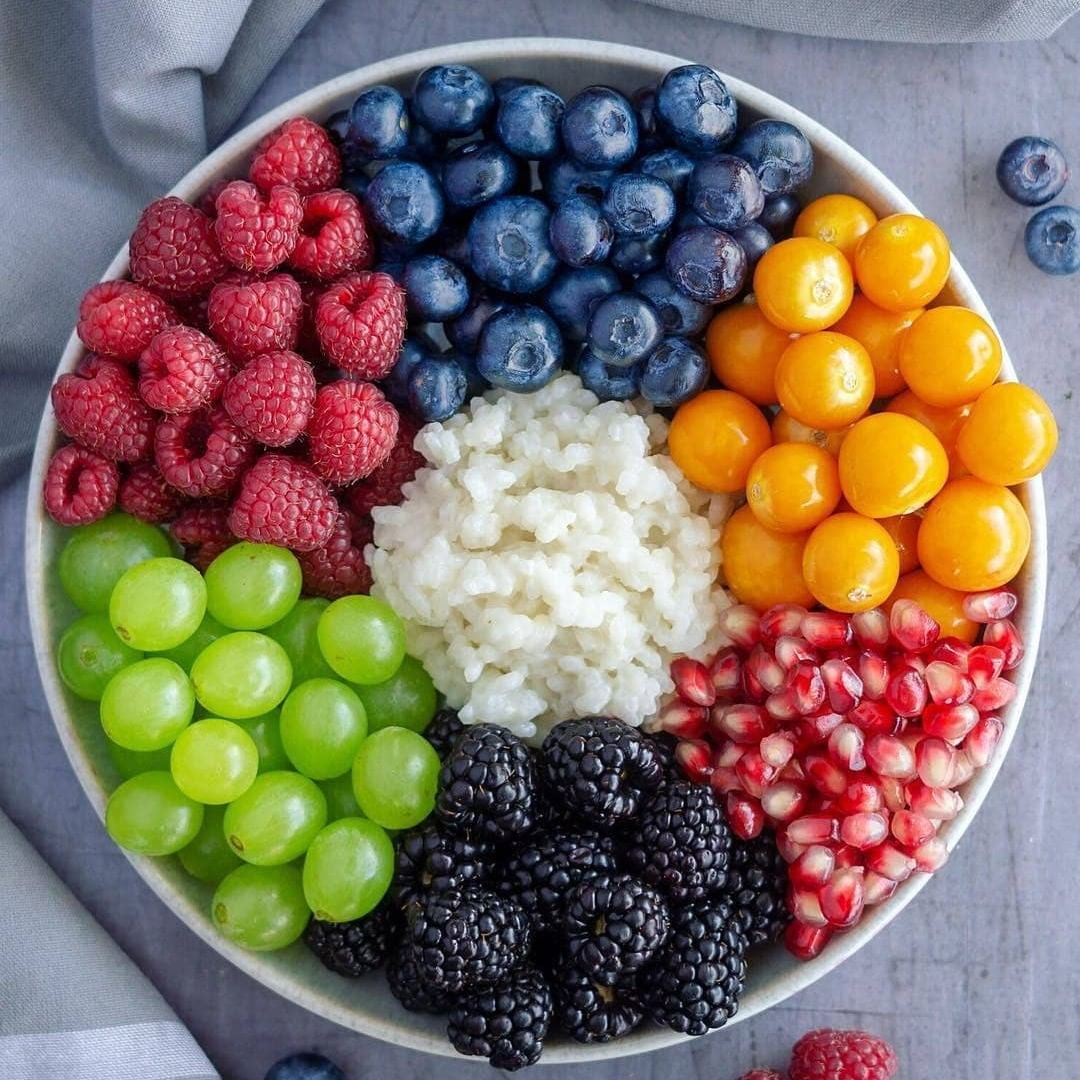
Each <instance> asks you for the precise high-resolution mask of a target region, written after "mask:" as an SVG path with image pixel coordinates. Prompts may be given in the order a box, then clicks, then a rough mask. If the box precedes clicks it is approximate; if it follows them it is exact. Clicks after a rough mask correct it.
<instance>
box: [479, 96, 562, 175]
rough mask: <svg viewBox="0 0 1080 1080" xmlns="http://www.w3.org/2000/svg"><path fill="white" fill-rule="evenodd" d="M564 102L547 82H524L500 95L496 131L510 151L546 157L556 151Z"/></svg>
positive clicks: (533, 156)
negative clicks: (547, 85) (534, 83)
mask: <svg viewBox="0 0 1080 1080" xmlns="http://www.w3.org/2000/svg"><path fill="white" fill-rule="evenodd" d="M565 109H566V103H565V102H564V101H563V99H562V98H561V97H559V95H558V94H556V93H555V91H554V90H551V89H549V88H548V87H546V86H537V85H531V84H529V85H525V86H518V87H515V88H514V89H512V90H510V91H509V92H508V93H507V94H505V95H504V96H503V97H502V98H500V99H499V110H498V114H497V115H496V117H495V134H496V135H497V136H498V138H499V141H500V142H501V143H502V144H503V146H505V147H506V149H507V150H509V151H510V153H512V154H517V156H518V157H522V158H528V159H529V160H531V161H546V160H547V159H548V158H553V157H555V155H556V154H557V153H558V152H559V122H560V121H561V120H562V115H563V112H564V110H565Z"/></svg>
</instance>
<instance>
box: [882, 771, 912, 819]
mask: <svg viewBox="0 0 1080 1080" xmlns="http://www.w3.org/2000/svg"><path fill="white" fill-rule="evenodd" d="M881 797H882V798H883V799H884V800H885V809H886V810H891V811H893V812H894V813H895V812H896V811H897V810H903V809H905V808H906V807H907V796H906V795H905V794H904V782H903V781H902V780H897V779H895V778H894V777H891V776H883V777H882V778H881Z"/></svg>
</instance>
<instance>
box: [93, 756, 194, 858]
mask: <svg viewBox="0 0 1080 1080" xmlns="http://www.w3.org/2000/svg"><path fill="white" fill-rule="evenodd" d="M202 822H203V808H202V807H201V806H200V805H199V804H198V803H197V802H195V801H194V800H193V799H189V798H188V797H187V796H186V795H185V794H184V793H183V792H182V791H181V790H180V789H179V788H178V787H177V786H176V784H174V783H173V778H172V777H171V776H170V775H169V774H168V773H167V772H144V773H140V774H139V775H138V776H133V777H132V778H131V779H130V780H125V781H124V782H123V783H122V784H121V785H120V786H119V787H118V788H117V789H116V790H115V791H114V792H113V793H112V795H110V796H109V802H108V805H107V806H106V807H105V828H106V830H107V831H108V834H109V835H110V836H111V837H112V838H113V839H114V840H115V841H116V842H117V843H118V844H119V845H120V846H121V847H123V848H127V849H128V851H137V852H138V853H139V854H140V855H171V854H172V853H173V852H174V851H179V850H180V849H181V848H182V847H185V846H186V845H188V844H190V843H191V841H192V840H193V839H194V838H195V834H196V833H197V832H198V831H199V828H200V827H201V826H202Z"/></svg>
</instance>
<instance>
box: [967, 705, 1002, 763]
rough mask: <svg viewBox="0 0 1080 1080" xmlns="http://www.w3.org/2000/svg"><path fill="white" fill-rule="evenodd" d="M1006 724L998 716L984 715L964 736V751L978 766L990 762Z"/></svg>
mask: <svg viewBox="0 0 1080 1080" xmlns="http://www.w3.org/2000/svg"><path fill="white" fill-rule="evenodd" d="M1004 730H1005V725H1004V724H1003V723H1002V722H1001V721H1000V720H999V719H998V718H997V717H996V716H984V717H982V718H981V719H980V720H979V722H978V723H977V724H976V725H975V726H974V727H973V728H972V729H971V730H970V731H969V732H968V733H967V735H966V736H965V737H964V753H965V754H967V756H968V760H969V761H970V762H971V764H972V765H974V766H975V767H976V768H980V769H981V768H982V767H983V766H984V765H986V764H988V763H989V761H990V759H991V758H992V757H993V756H994V747H996V746H997V744H998V741H999V740H1000V739H1001V735H1002V732H1003V731H1004Z"/></svg>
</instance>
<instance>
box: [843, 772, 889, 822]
mask: <svg viewBox="0 0 1080 1080" xmlns="http://www.w3.org/2000/svg"><path fill="white" fill-rule="evenodd" d="M884 801H885V799H884V796H883V795H882V793H881V785H880V784H879V783H878V782H877V781H876V780H874V779H866V780H863V779H861V778H860V779H858V780H852V781H851V783H849V784H848V786H847V787H846V788H845V789H844V793H843V794H842V795H841V796H839V797H838V798H837V800H836V802H835V803H834V807H835V809H837V810H838V811H839V812H840V813H841V814H869V813H873V812H874V811H875V810H880V809H881V807H882V805H883V804H884Z"/></svg>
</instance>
